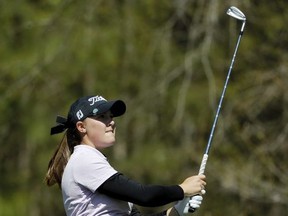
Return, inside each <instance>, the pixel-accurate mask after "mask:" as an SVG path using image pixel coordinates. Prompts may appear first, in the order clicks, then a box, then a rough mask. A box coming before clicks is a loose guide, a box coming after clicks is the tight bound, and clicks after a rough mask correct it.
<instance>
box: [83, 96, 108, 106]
mask: <svg viewBox="0 0 288 216" xmlns="http://www.w3.org/2000/svg"><path fill="white" fill-rule="evenodd" d="M103 100H104V101H107V100H106V99H105V98H103V97H102V96H98V95H97V96H95V97H91V98H89V99H88V101H89V102H91V103H90V106H93V105H94V104H95V103H96V102H98V101H103Z"/></svg>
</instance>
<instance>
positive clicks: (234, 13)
mask: <svg viewBox="0 0 288 216" xmlns="http://www.w3.org/2000/svg"><path fill="white" fill-rule="evenodd" d="M227 14H228V15H229V16H231V17H233V18H235V19H237V20H241V21H242V27H241V30H240V34H239V36H238V40H237V44H236V47H235V50H234V54H233V58H232V61H231V64H230V67H229V71H228V74H227V77H226V81H225V84H224V88H223V91H222V94H221V97H220V101H219V104H218V108H217V112H216V115H215V118H214V122H213V125H212V129H211V132H210V136H209V140H208V143H207V146H206V150H205V153H204V155H203V158H202V161H201V165H200V169H199V175H200V174H204V172H205V168H206V164H207V160H208V154H209V150H210V148H211V144H212V139H213V135H214V131H215V127H216V124H217V121H218V118H219V114H220V110H221V106H222V102H223V99H224V95H225V92H226V89H227V85H228V82H229V78H230V74H231V71H232V68H233V64H234V61H235V57H236V53H237V50H238V47H239V44H240V40H241V37H242V35H243V32H244V27H245V23H246V17H245V15H244V14H243V13H242V12H241V11H240V10H239V9H238V8H236V7H234V6H231V7H230V8H229V9H228V10H227ZM204 193H205V190H203V193H202V194H204ZM190 199H192V197H190ZM195 210H196V209H195V208H193V207H191V206H190V205H189V202H187V205H186V207H185V209H184V213H188V212H194V211H195Z"/></svg>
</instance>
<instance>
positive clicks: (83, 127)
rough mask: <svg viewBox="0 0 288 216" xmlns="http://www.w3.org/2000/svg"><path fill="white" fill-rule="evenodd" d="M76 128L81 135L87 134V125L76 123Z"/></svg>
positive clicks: (80, 122)
mask: <svg viewBox="0 0 288 216" xmlns="http://www.w3.org/2000/svg"><path fill="white" fill-rule="evenodd" d="M76 128H77V130H78V131H79V132H80V133H86V127H85V124H84V123H83V122H82V121H78V122H77V123H76Z"/></svg>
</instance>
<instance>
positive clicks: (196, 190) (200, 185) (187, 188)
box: [179, 175, 206, 196]
mask: <svg viewBox="0 0 288 216" xmlns="http://www.w3.org/2000/svg"><path fill="white" fill-rule="evenodd" d="M205 180H206V176H205V175H195V176H191V177H188V178H186V179H185V180H184V181H183V182H182V184H180V185H179V186H180V187H181V188H182V189H183V191H184V196H193V195H196V194H202V193H201V190H204V188H205V185H206V181H205Z"/></svg>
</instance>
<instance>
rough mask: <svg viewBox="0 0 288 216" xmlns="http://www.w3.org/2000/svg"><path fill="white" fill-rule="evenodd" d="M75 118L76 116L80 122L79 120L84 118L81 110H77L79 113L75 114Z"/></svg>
mask: <svg viewBox="0 0 288 216" xmlns="http://www.w3.org/2000/svg"><path fill="white" fill-rule="evenodd" d="M76 116H77V118H78V120H80V119H81V118H82V117H83V116H84V114H83V112H82V111H81V110H79V111H78V112H77V113H76Z"/></svg>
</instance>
